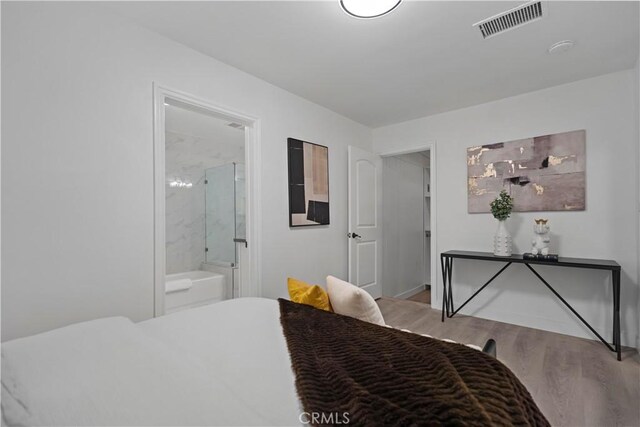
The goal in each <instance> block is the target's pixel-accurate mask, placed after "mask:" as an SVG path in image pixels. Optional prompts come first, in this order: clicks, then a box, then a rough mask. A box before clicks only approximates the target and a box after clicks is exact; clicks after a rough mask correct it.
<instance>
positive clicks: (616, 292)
mask: <svg viewBox="0 0 640 427" xmlns="http://www.w3.org/2000/svg"><path fill="white" fill-rule="evenodd" d="M455 258H458V259H472V260H480V261H497V262H506V263H507V264H506V265H505V266H503V267H502V268H501V269H500V271H498V272H497V273H496V274H495V275H494V276H493V277H492V278H491V279H489V280H488V281H487V282H486V283H485V284H484V285H482V287H480V289H478V290H477V291H476V292H475V293H474V294H473V295H471V297H469V299H467V300H466V301H465V302H464V303H462V305H460V307H458V308H457V309H456V310H454V308H453V288H452V287H451V277H452V276H453V260H454V259H455ZM440 263H441V266H442V283H443V294H442V321H443V322H444V317H445V315H446V316H447V317H449V318H451V317H453V316H454V315H455V314H456V313H458V312H459V311H460V310H461V309H462V307H464V306H465V305H467V303H468V302H469V301H471V300H472V299H473V298H474V297H475V296H476V295H478V294H479V293H480V291H482V290H483V289H484V288H486V287H487V285H489V283H491V282H493V280H494V279H495V278H496V277H498V276H499V275H500V274H501V273H502V272H503V271H504V270H506V269H507V267H509V266H510V265H511V264H524V265H526V266H527V268H528V269H529V270H531V272H532V273H533V274H535V276H536V277H537V278H538V279H540V281H541V282H542V283H544V284H545V285H546V286H547V288H549V289H550V290H551V292H553V294H554V295H555V296H557V297H558V298H559V299H560V301H562V303H563V304H564V305H566V306H567V307H568V308H569V310H571V312H572V313H573V314H575V315H576V316H577V317H578V319H580V321H581V322H582V323H584V324H585V325H586V326H587V328H589V329H590V330H591V332H593V333H594V334H595V335H596V336H597V337H598V338H599V339H600V341H602V342H603V343H604V345H606V346H607V348H608V349H609V350H611V351H613V352H616V353H617V354H618V360H621V354H620V350H621V346H620V270H621V269H620V265H619V264H618V263H617V262H615V261H610V260H602V259H583V258H563V257H560V258H558V261H542V260H536V259H523V258H522V254H514V255H511V256H507V257H503V256H496V255H494V254H492V253H490V252H470V251H448V252H443V253H441V254H440ZM536 264H537V265H548V266H555V267H574V268H588V269H595V270H608V271H611V275H612V283H613V345H611V344H609V343H608V342H607V341H606V340H605V339H604V338H602V336H600V334H599V333H598V332H597V331H596V330H595V329H593V327H592V326H591V325H590V324H589V323H588V322H587V321H586V320H584V318H583V317H582V316H580V314H579V313H578V312H577V311H576V310H575V309H574V308H573V307H571V305H570V304H569V303H568V302H567V301H566V300H565V299H564V298H562V296H560V294H559V293H558V292H557V291H556V290H555V289H553V287H552V286H551V285H550V284H549V282H547V281H546V280H545V279H543V278H542V276H541V275H540V274H539V273H538V272H537V271H536V270H534V269H533V267H532V265H536Z"/></svg>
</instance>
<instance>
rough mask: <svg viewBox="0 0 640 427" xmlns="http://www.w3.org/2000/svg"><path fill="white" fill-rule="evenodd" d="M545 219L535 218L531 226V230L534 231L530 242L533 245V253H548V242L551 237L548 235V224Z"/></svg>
mask: <svg viewBox="0 0 640 427" xmlns="http://www.w3.org/2000/svg"><path fill="white" fill-rule="evenodd" d="M548 221H549V220H547V219H536V220H535V222H536V224H535V225H534V226H533V232H534V233H535V234H534V236H533V240H532V241H531V244H532V245H533V247H532V248H531V253H532V254H534V255H538V254H540V255H549V242H550V241H551V238H550V237H549V230H550V228H549V226H548V225H547V222H548Z"/></svg>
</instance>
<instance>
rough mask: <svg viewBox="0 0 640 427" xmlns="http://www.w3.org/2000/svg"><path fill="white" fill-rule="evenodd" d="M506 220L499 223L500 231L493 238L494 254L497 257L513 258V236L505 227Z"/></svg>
mask: <svg viewBox="0 0 640 427" xmlns="http://www.w3.org/2000/svg"><path fill="white" fill-rule="evenodd" d="M505 222H506V220H502V221H498V229H497V230H496V235H495V236H494V237H493V254H494V255H495V256H511V253H512V245H511V235H510V234H509V232H508V231H507V227H506V226H505Z"/></svg>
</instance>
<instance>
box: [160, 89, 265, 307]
mask: <svg viewBox="0 0 640 427" xmlns="http://www.w3.org/2000/svg"><path fill="white" fill-rule="evenodd" d="M167 99H169V100H172V101H174V102H177V103H181V104H186V106H189V107H192V108H196V109H200V110H206V111H207V112H208V113H211V114H212V115H213V116H216V117H218V118H221V119H224V120H229V121H232V122H236V123H240V124H242V125H244V126H245V132H244V134H245V174H246V178H245V179H246V181H245V182H246V186H247V204H246V209H247V212H246V214H247V225H246V226H247V231H246V235H247V241H248V243H249V246H248V252H249V253H248V255H249V266H248V267H247V268H243V269H242V281H241V288H240V289H239V296H240V297H250V296H254V297H257V296H260V295H261V282H260V274H259V272H260V261H261V252H260V238H261V235H262V230H261V223H260V221H259V218H260V215H259V213H260V203H261V198H260V194H261V193H260V192H261V188H260V119H258V118H257V117H253V116H251V115H248V114H244V113H240V112H238V111H235V110H233V109H231V108H228V107H226V106H221V105H219V104H216V103H214V102H211V101H208V100H205V99H202V98H199V97H197V96H194V95H191V94H189V93H186V92H183V91H180V90H176V89H172V88H169V87H167V86H163V85H161V84H159V83H157V82H153V203H154V233H153V234H154V238H153V246H154V251H153V252H154V266H153V283H154V286H153V316H154V317H158V316H162V315H163V314H164V308H165V304H164V296H165V289H164V288H165V274H166V236H165V226H166V216H165V180H166V178H165V109H164V104H165V102H166V100H167ZM247 276H248V277H247Z"/></svg>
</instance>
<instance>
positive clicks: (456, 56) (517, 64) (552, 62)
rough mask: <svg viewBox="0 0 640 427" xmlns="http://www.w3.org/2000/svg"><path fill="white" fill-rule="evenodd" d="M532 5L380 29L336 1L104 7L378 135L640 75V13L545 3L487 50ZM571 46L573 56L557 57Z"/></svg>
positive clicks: (431, 11) (490, 7)
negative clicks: (492, 29) (538, 93)
mask: <svg viewBox="0 0 640 427" xmlns="http://www.w3.org/2000/svg"><path fill="white" fill-rule="evenodd" d="M522 3H523V1H521V2H511V1H507V2H484V1H472V2H463V1H455V2H439V1H405V2H403V3H402V4H401V5H400V6H399V7H398V8H397V9H396V10H395V11H394V12H393V13H391V14H389V15H386V16H384V17H381V18H377V19H372V20H359V19H354V18H352V17H350V16H348V15H347V14H346V13H344V12H342V11H341V10H340V7H339V5H338V1H337V0H334V1H281V2H272V1H256V2H252V1H226V2H223V1H215V2H162V1H161V2H155V1H151V2H113V3H108V4H105V5H104V6H105V7H108V8H110V9H112V10H113V11H115V12H117V13H119V14H121V15H124V16H125V17H127V18H129V19H131V20H133V21H134V22H136V23H138V24H140V25H142V26H144V27H147V28H149V29H151V30H153V31H155V32H157V33H160V34H162V35H164V36H166V37H168V38H170V39H173V40H175V41H178V42H180V43H182V44H184V45H187V46H189V47H191V48H193V49H195V50H198V51H200V52H202V53H204V54H206V55H210V56H212V57H214V58H217V59H219V60H220V61H222V62H225V63H227V64H230V65H232V66H234V67H237V68H239V69H241V70H244V71H246V72H248V73H250V74H253V75H255V76H257V77H259V78H261V79H263V80H266V81H268V82H270V83H273V84H275V85H277V86H279V87H281V88H283V89H286V90H288V91H290V92H293V93H295V94H297V95H299V96H301V97H303V98H306V99H308V100H310V101H313V102H315V103H317V104H320V105H323V106H325V107H327V108H329V109H331V110H333V111H335V112H338V113H340V114H342V115H344V116H347V117H349V118H351V119H353V120H355V121H357V122H360V123H362V124H365V125H367V126H370V127H380V126H384V125H387V124H391V123H397V122H401V121H406V120H410V119H414V118H418V117H422V116H426V115H431V114H436V113H440V112H445V111H450V110H454V109H458V108H462V107H467V106H471V105H476V104H481V103H484V102H489V101H493V100H497V99H501V98H505V97H508V96H513V95H517V94H520V93H525V92H530V91H534V90H538V89H542V88H546V87H550V86H555V85H559V84H563V83H567V82H571V81H575V80H580V79H584V78H588V77H593V76H597V75H601V74H605V73H609V72H613V71H618V70H623V69H628V68H632V67H633V66H634V65H635V63H636V60H637V58H638V51H639V47H638V38H639V32H638V20H639V18H638V15H639V13H638V3H637V2H608V1H602V2H591V1H588V2H555V1H553V2H551V1H547V2H545V4H544V6H545V7H546V8H547V16H546V17H544V18H543V19H542V20H539V21H537V22H533V23H531V24H528V25H525V26H523V27H520V28H517V29H514V30H512V31H509V32H506V33H504V34H501V35H498V36H496V37H493V38H490V39H487V40H483V39H482V37H481V35H480V33H479V30H478V29H477V28H473V27H472V24H473V23H475V22H477V21H479V20H482V19H484V18H488V17H490V16H492V15H494V14H496V13H499V12H502V11H505V10H507V9H509V8H511V7H514V6H517V5H519V4H522ZM565 39H570V40H573V41H574V42H575V47H574V48H573V49H572V50H570V51H568V52H565V53H563V54H560V55H550V54H548V53H547V48H548V47H549V46H550V45H551V44H553V43H555V42H557V41H560V40H565Z"/></svg>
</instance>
